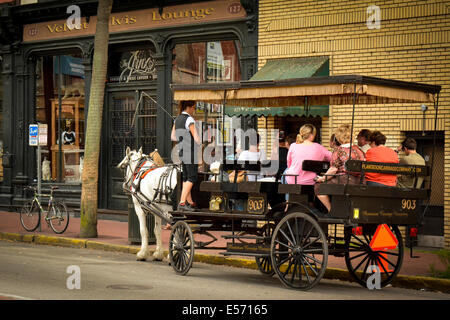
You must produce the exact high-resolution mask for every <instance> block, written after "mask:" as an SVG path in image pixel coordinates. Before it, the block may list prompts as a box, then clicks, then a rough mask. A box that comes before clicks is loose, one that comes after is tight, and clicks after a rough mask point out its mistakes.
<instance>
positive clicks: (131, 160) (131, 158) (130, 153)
mask: <svg viewBox="0 0 450 320" xmlns="http://www.w3.org/2000/svg"><path fill="white" fill-rule="evenodd" d="M125 153H126V154H125V157H124V158H123V159H122V161H121V162H120V163H119V164H118V165H117V168H119V169H122V170H124V169H126V168H127V167H129V168H130V169H131V171H133V170H134V169H135V168H136V165H137V163H138V162H139V160H141V159H142V158H143V157H144V154H143V153H142V147H141V148H140V149H139V151H136V150H131V149H130V147H127V150H126V152H125Z"/></svg>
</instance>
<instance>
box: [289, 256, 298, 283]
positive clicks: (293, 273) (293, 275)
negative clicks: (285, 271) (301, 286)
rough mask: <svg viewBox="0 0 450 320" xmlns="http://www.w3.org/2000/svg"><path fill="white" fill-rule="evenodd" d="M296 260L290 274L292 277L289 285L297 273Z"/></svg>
mask: <svg viewBox="0 0 450 320" xmlns="http://www.w3.org/2000/svg"><path fill="white" fill-rule="evenodd" d="M297 262H298V261H297V259H295V263H294V270H293V272H292V277H291V283H294V279H295V274H296V273H297Z"/></svg>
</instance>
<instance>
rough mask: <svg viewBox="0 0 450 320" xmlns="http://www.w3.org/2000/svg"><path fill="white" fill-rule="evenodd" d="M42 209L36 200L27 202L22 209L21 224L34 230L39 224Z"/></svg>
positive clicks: (29, 229) (26, 228) (27, 228)
mask: <svg viewBox="0 0 450 320" xmlns="http://www.w3.org/2000/svg"><path fill="white" fill-rule="evenodd" d="M40 220H41V211H40V210H39V207H38V205H37V203H36V202H35V201H28V202H26V203H25V204H24V205H23V207H22V209H21V210H20V224H21V225H22V227H23V228H24V229H25V230H27V231H29V232H32V231H34V230H36V229H37V227H38V226H39V221H40Z"/></svg>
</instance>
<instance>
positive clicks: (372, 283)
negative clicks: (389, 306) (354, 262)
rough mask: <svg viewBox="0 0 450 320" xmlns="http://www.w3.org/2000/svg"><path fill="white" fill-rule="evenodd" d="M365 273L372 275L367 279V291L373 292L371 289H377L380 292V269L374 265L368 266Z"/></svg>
mask: <svg viewBox="0 0 450 320" xmlns="http://www.w3.org/2000/svg"><path fill="white" fill-rule="evenodd" d="M367 272H368V273H372V272H373V273H372V274H371V275H370V276H369V277H368V278H367V282H366V284H367V289H369V290H373V289H377V290H380V289H381V273H380V268H379V267H378V266H376V265H370V266H368V267H367Z"/></svg>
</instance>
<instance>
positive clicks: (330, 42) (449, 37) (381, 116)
mask: <svg viewBox="0 0 450 320" xmlns="http://www.w3.org/2000/svg"><path fill="white" fill-rule="evenodd" d="M373 5H375V6H377V7H378V8H379V10H378V9H377V8H374V7H371V6H373ZM377 10H378V11H377ZM376 14H379V17H380V20H378V21H379V28H377V27H376V22H377V20H374V19H375V18H376V17H377V16H376ZM258 32H259V36H258V41H259V42H258V43H259V44H258V46H259V49H258V50H259V52H258V57H259V58H258V59H259V60H258V65H259V68H261V67H262V66H264V64H265V63H266V62H267V60H270V59H280V58H292V57H312V56H328V57H329V61H330V66H329V73H330V75H345V74H361V75H367V76H375V77H381V78H389V79H396V80H404V81H414V82H423V83H428V84H433V85H440V86H442V91H441V93H440V96H439V113H438V118H439V121H438V130H440V133H441V134H442V147H440V150H441V151H440V153H439V152H438V154H437V155H436V158H435V159H436V161H437V162H438V163H439V162H440V164H439V165H440V166H441V169H440V170H438V171H437V172H435V175H434V176H433V180H435V179H436V180H437V181H436V182H435V181H434V183H433V186H434V185H435V183H436V185H437V186H438V187H436V188H434V189H437V190H436V191H434V190H433V196H432V198H435V199H434V200H433V201H434V202H436V204H439V205H441V206H444V225H443V233H444V237H443V239H444V241H443V243H442V245H443V246H445V247H446V248H449V247H450V1H439V0H428V1H409V0H408V1H406V0H395V1H373V0H347V1H343V0H310V1H297V0H261V1H260V2H259V31H258ZM433 117H434V108H433V106H432V105H429V106H428V110H427V111H425V112H422V110H421V108H420V105H417V106H412V105H408V106H399V105H398V104H397V105H391V106H390V105H383V106H381V105H375V106H370V107H368V108H364V109H359V110H357V112H356V118H355V131H356V132H358V131H359V129H362V128H368V129H371V130H375V129H377V130H381V131H382V132H383V133H384V134H385V135H386V136H387V143H386V144H387V146H389V147H396V146H398V145H399V144H400V142H401V141H402V140H403V138H404V137H405V136H406V134H411V133H417V134H418V135H420V133H422V131H423V130H432V129H433V127H434V121H432V120H431V119H433ZM424 119H425V120H424ZM266 121H267V123H266ZM350 122H351V106H347V107H345V106H344V107H342V106H339V108H337V107H334V106H331V105H330V106H329V117H323V118H322V142H323V143H324V144H325V145H327V144H328V142H327V141H329V136H330V134H331V132H332V130H333V129H334V128H336V127H337V126H339V125H341V124H344V123H350ZM259 126H261V127H262V126H263V127H268V128H270V127H277V120H276V119H274V118H268V119H267V120H266V119H264V120H262V119H260V121H259ZM438 149H439V148H438ZM439 185H440V187H439Z"/></svg>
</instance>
